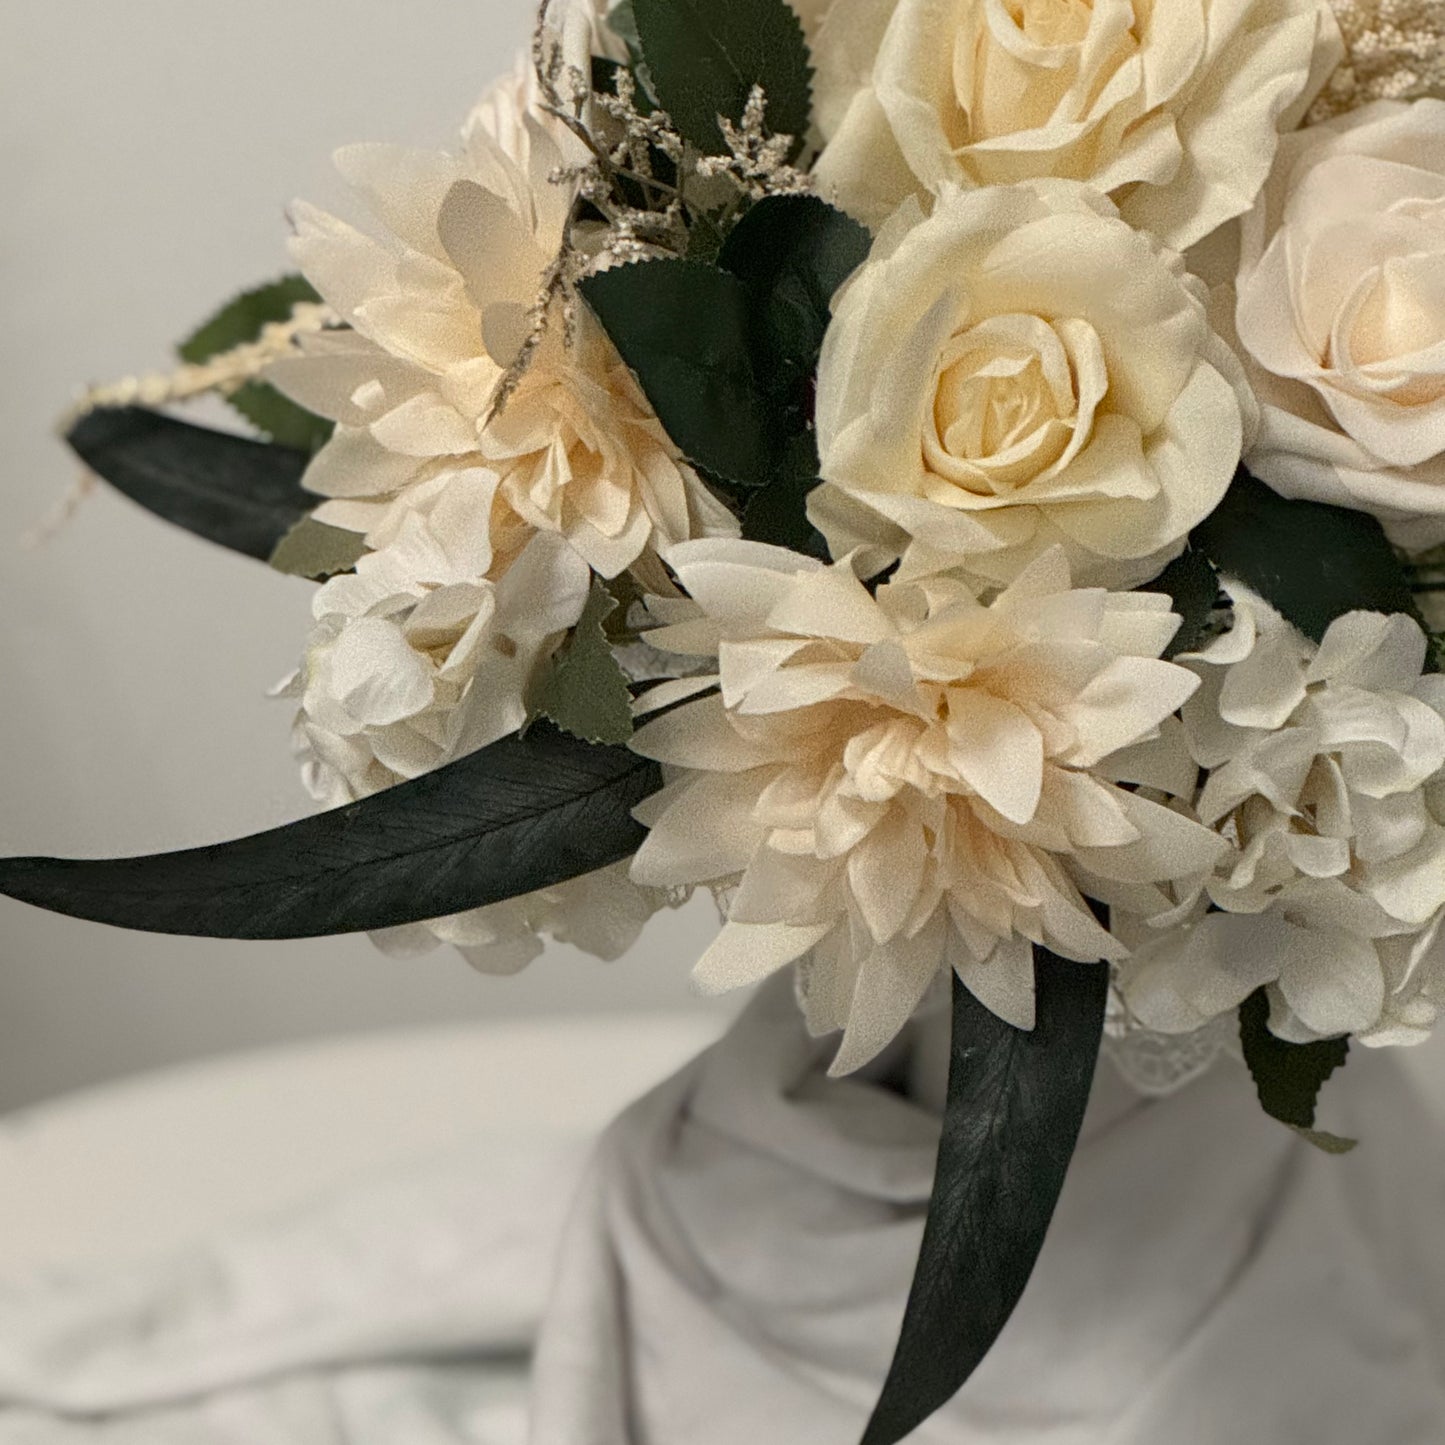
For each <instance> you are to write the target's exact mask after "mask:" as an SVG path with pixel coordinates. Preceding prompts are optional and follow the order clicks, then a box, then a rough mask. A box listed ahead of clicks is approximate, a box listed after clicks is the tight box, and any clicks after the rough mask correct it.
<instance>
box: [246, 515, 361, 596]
mask: <svg viewBox="0 0 1445 1445" xmlns="http://www.w3.org/2000/svg"><path fill="white" fill-rule="evenodd" d="M367 551H368V548H367V545H366V538H364V537H363V536H361V534H360V533H358V532H348V531H346V530H345V529H344V528H342V527H331V526H328V525H327V524H326V523H325V522H318V521H317V520H316V518H315V517H303V518H302V519H301V520H300V521H299V522H297V524H296V525H295V526H294V527H292V529H291V530H290V531H289V532H287V533H286V535H285V536H284V537H282V538H281V540H280V541H279V542H278V543H277V544H276V550H275V551H274V552H272V553H271V557H270V562H271V565H272V566H273V567H274V568H275V569H276V570H277V571H278V572H284V573H286V575H287V576H288V577H305V578H308V579H309V580H310V581H312V582H324V581H325V580H326V579H327V578H328V577H335V576H338V575H339V574H340V573H342V572H350V571H352V570H353V569H354V568H355V566H356V564H357V563H358V562H359V561H361V559H362V558H363V557H364V556H366V553H367Z"/></svg>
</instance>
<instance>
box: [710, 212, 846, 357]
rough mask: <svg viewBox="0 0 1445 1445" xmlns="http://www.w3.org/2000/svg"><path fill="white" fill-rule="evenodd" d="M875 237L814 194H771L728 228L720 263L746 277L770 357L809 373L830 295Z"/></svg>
mask: <svg viewBox="0 0 1445 1445" xmlns="http://www.w3.org/2000/svg"><path fill="white" fill-rule="evenodd" d="M872 244H873V239H872V237H871V236H870V235H869V233H868V230H867V228H866V227H865V226H860V225H859V224H858V222H857V221H855V220H853V219H852V218H851V217H850V216H845V215H844V214H843V212H842V211H840V210H837V209H836V208H835V207H833V206H830V205H829V204H828V203H827V202H826V201H823V200H820V199H819V198H818V197H817V196H769V197H767V198H766V199H765V200H761V201H759V202H758V203H757V205H755V206H754V207H753V208H752V209H751V210H750V211H749V212H748V213H747V215H745V216H744V217H743V219H742V220H741V221H739V222H738V224H737V225H736V226H735V227H734V228H733V230H732V231H731V233H730V234H729V235H728V238H727V240H726V242H724V244H723V248H722V251H721V253H720V254H719V256H718V265H719V266H721V267H722V268H723V270H724V271H730V272H731V273H732V274H733V275H734V276H736V277H738V278H739V280H741V281H744V282H746V284H747V286H748V290H749V292H750V294H751V296H752V298H753V300H752V305H753V312H754V315H755V316H756V317H757V318H758V321H759V324H760V325H761V327H762V329H763V333H764V334H763V337H762V340H763V341H764V343H765V344H766V346H767V348H768V350H769V351H770V352H771V354H772V359H774V360H776V361H778V362H783V363H791V364H793V365H794V366H796V367H798V368H799V369H801V370H803V371H806V372H807V373H808V374H809V375H810V376H811V374H812V372H813V371H814V370H816V367H817V360H818V352H819V350H820V348H821V347H822V345H823V333H824V332H825V331H827V329H828V322H829V321H830V320H831V318H832V309H831V308H832V301H833V297H834V295H835V294H836V293H837V291H838V288H839V287H840V286H842V284H843V283H844V282H845V281H846V280H847V279H848V278H849V277H850V276H851V275H852V274H853V272H854V271H856V270H857V269H858V267H859V266H861V265H862V264H863V262H864V261H866V260H867V259H868V251H869V248H870V247H871V246H872Z"/></svg>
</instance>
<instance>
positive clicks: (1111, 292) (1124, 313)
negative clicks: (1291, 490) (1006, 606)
mask: <svg viewBox="0 0 1445 1445" xmlns="http://www.w3.org/2000/svg"><path fill="white" fill-rule="evenodd" d="M911 217H912V218H917V219H918V222H919V223H918V224H915V225H911V226H910V224H909V221H910V218H911ZM1123 278H1127V282H1126V281H1125V280H1124V279H1123ZM817 415H818V449H819V453H820V455H821V458H822V476H823V478H824V485H823V486H821V487H819V488H818V489H817V490H816V491H815V492H814V493H813V494H812V497H811V498H810V501H809V512H810V515H811V516H812V517H813V520H814V522H815V523H816V525H817V526H818V528H819V529H820V530H821V531H822V532H823V534H824V536H825V537H827V539H828V542H829V545H830V546H831V547H832V549H833V555H834V556H841V555H842V554H843V553H844V552H848V551H851V550H853V549H854V548H855V547H859V546H866V547H868V548H869V551H870V557H871V558H872V559H873V560H876V561H878V562H879V563H880V564H881V563H882V562H883V561H885V560H887V559H888V558H890V557H898V556H899V555H902V557H903V575H904V576H918V575H922V574H923V573H926V572H939V571H952V570H954V569H961V570H963V571H964V572H966V573H967V574H968V575H969V576H971V577H973V578H975V579H977V580H982V581H983V582H984V583H987V584H994V585H997V584H999V583H1004V582H1007V581H1008V580H1009V579H1010V578H1012V577H1013V576H1015V575H1017V573H1018V572H1019V570H1020V569H1021V568H1023V567H1024V566H1026V565H1027V564H1028V563H1029V561H1030V560H1031V559H1033V558H1034V557H1037V556H1038V555H1039V554H1040V553H1041V552H1043V551H1045V550H1047V549H1048V548H1049V547H1053V546H1062V547H1064V548H1065V549H1066V550H1067V552H1068V556H1069V565H1070V568H1071V569H1072V572H1073V576H1074V578H1075V580H1076V581H1078V582H1079V583H1081V584H1086V585H1091V586H1092V585H1097V586H1103V587H1115V588H1123V587H1132V586H1137V585H1138V584H1140V583H1143V582H1147V581H1149V580H1150V579H1151V578H1153V577H1156V576H1158V574H1159V572H1160V571H1161V570H1162V568H1163V567H1164V566H1165V564H1166V563H1167V562H1169V560H1170V559H1171V558H1173V557H1175V556H1177V555H1178V554H1179V552H1180V551H1181V550H1182V548H1183V546H1184V539H1185V538H1186V536H1187V535H1188V533H1189V531H1190V529H1191V528H1193V527H1195V526H1197V525H1198V524H1199V523H1200V522H1201V521H1203V519H1204V518H1205V517H1207V516H1208V515H1209V514H1210V512H1212V511H1213V510H1214V508H1215V507H1217V506H1218V505H1219V502H1220V499H1221V498H1222V497H1223V496H1224V493H1225V491H1226V489H1227V488H1228V486H1229V484H1230V482H1231V481H1232V480H1233V477H1234V473H1235V468H1236V467H1237V466H1238V464H1239V457H1240V450H1241V447H1242V446H1243V445H1244V443H1245V441H1246V440H1247V438H1248V436H1249V434H1250V432H1251V431H1252V428H1253V425H1254V422H1255V411H1254V400H1253V397H1252V396H1251V395H1250V392H1249V388H1248V387H1247V386H1246V384H1245V381H1244V375H1243V372H1242V370H1241V368H1240V365H1239V362H1238V361H1237V360H1236V359H1235V357H1234V355H1233V353H1232V352H1231V351H1230V350H1229V348H1228V347H1227V346H1226V345H1225V344H1224V342H1223V341H1221V340H1220V339H1219V337H1218V336H1216V335H1215V334H1214V332H1213V331H1212V330H1211V329H1210V326H1209V323H1208V320H1207V318H1206V315H1205V302H1204V293H1203V290H1202V288H1201V287H1199V286H1198V285H1197V283H1195V282H1194V281H1193V279H1192V278H1191V277H1189V276H1188V275H1187V274H1186V273H1185V269H1184V262H1183V260H1182V259H1181V258H1180V257H1179V256H1177V255H1175V254H1174V253H1173V252H1172V251H1167V250H1165V249H1164V248H1163V247H1161V246H1160V245H1159V244H1158V243H1157V242H1156V241H1154V240H1152V239H1151V238H1150V237H1149V236H1147V235H1145V234H1143V233H1141V232H1139V231H1136V230H1134V229H1133V228H1132V227H1131V226H1129V225H1127V224H1126V223H1125V222H1124V221H1123V220H1121V219H1120V216H1119V213H1118V211H1117V210H1116V209H1115V207H1114V206H1113V205H1112V204H1111V203H1110V202H1109V201H1108V200H1107V199H1106V198H1105V197H1104V196H1102V195H1100V194H1099V193H1098V192H1096V191H1093V190H1090V189H1089V188H1088V187H1087V186H1081V185H1076V184H1073V183H1071V182H1065V181H1038V182H1034V183H1031V184H1029V185H1019V186H1001V187H995V188H991V189H987V190H976V191H962V190H959V189H957V188H956V187H949V188H946V190H945V192H944V194H943V195H942V196H941V197H940V199H939V202H938V205H937V207H936V208H935V209H934V211H933V214H932V215H931V216H929V217H928V218H927V219H921V216H920V213H919V212H918V210H917V207H916V206H914V205H910V206H905V207H904V208H903V209H902V210H900V212H899V213H898V215H896V216H895V217H894V218H893V220H892V221H891V222H890V223H889V225H888V227H887V228H886V229H885V230H884V232H883V233H882V234H881V235H880V236H879V238H878V240H877V242H876V244H875V245H874V248H873V252H872V255H870V257H869V258H868V260H867V261H866V262H865V263H864V265H863V266H862V267H861V268H860V269H859V270H858V272H857V273H856V274H855V275H854V276H853V278H852V279H851V280H850V281H849V282H848V284H847V286H846V287H845V288H844V290H843V291H842V293H841V294H840V296H839V297H838V299H837V302H836V304H835V308H834V317H833V321H832V324H831V326H830V327H829V328H828V333H827V337H826V339H825V341H824V345H823V354H822V360H821V363H820V366H819V372H818V407H817Z"/></svg>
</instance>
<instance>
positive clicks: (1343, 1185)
mask: <svg viewBox="0 0 1445 1445" xmlns="http://www.w3.org/2000/svg"><path fill="white" fill-rule="evenodd" d="M831 1049H832V1045H831V1044H830V1043H829V1042H828V1041H823V1042H821V1043H816V1042H813V1041H810V1040H808V1039H807V1037H806V1036H805V1034H804V1032H803V1030H802V1027H801V1025H800V1024H799V1022H798V1019H797V1011H796V1009H795V1007H794V1005H793V1003H792V1001H791V999H790V998H789V997H788V996H787V992H786V990H785V989H782V988H779V987H777V986H770V987H769V988H767V989H765V991H764V993H763V994H762V995H760V997H759V998H758V1000H756V1001H755V1003H754V1004H753V1006H752V1007H751V1009H750V1010H749V1012H748V1013H747V1014H746V1015H745V1016H744V1018H743V1020H742V1022H741V1023H740V1024H739V1025H738V1026H737V1027H736V1028H735V1029H734V1031H733V1032H732V1033H731V1034H730V1035H729V1037H728V1038H726V1039H725V1040H724V1041H723V1042H722V1043H720V1044H719V1045H718V1046H717V1047H716V1048H714V1049H713V1050H711V1051H710V1052H709V1053H708V1054H706V1055H704V1056H703V1058H702V1059H700V1060H699V1061H697V1062H696V1063H695V1064H693V1065H690V1066H689V1067H688V1068H687V1069H685V1070H684V1071H683V1072H682V1073H680V1074H678V1075H677V1076H676V1077H675V1078H673V1079H672V1080H670V1081H669V1082H668V1083H666V1084H664V1085H663V1086H661V1087H660V1088H659V1089H657V1090H656V1091H655V1092H654V1093H652V1094H651V1095H650V1096H648V1097H647V1098H645V1099H644V1100H642V1101H641V1102H640V1103H638V1104H637V1105H635V1106H634V1107H633V1108H632V1109H631V1110H629V1111H628V1112H627V1113H626V1114H625V1115H623V1117H622V1118H621V1119H620V1120H619V1121H618V1122H617V1124H616V1125H614V1126H613V1128H612V1129H611V1130H610V1131H609V1133H608V1134H607V1135H606V1136H604V1138H603V1139H602V1141H601V1143H600V1145H599V1147H598V1150H597V1153H596V1157H595V1159H594V1161H593V1164H592V1167H591V1170H590V1172H589V1175H588V1178H587V1181H586V1183H585V1185H584V1187H583V1192H582V1195H581V1197H580V1199H579V1201H578V1204H577V1206H576V1209H575V1213H574V1215H573V1218H572V1221H571V1224H570V1227H569V1230H568V1235H567V1238H566V1242H565V1244H564V1249H563V1255H562V1259H561V1263H560V1269H559V1273H558V1281H559V1282H558V1284H557V1286H556V1290H555V1294H554V1298H553V1300H552V1303H551V1306H550V1309H549V1312H548V1316H547V1320H546V1323H545V1325H544V1328H543V1333H542V1338H541V1342H540V1346H539V1353H538V1357H537V1365H536V1375H535V1379H534V1389H533V1412H534V1413H533V1432H532V1445H584V1442H585V1445H737V1442H738V1441H748V1442H750V1445H842V1442H847V1441H850V1440H855V1439H857V1438H858V1435H859V1433H860V1431H861V1428H862V1425H863V1422H864V1420H865V1419H866V1416H867V1413H868V1409H869V1408H870V1406H871V1403H872V1401H873V1399H874V1397H875V1395H876V1392H877V1389H878V1386H879V1384H880V1383H881V1381H882V1379H883V1376H884V1373H885V1371H886V1369H887V1366H888V1362H889V1358H890V1355H891V1352H892V1348H893V1343H894V1340H895V1338H896V1335H897V1329H898V1324H899V1320H900V1318H901V1313H902V1308H903V1300H904V1293H905V1290H906V1288H907V1283H908V1280H909V1277H910V1275H911V1271H912V1268H913V1263H914V1259H915V1256H916V1254H917V1250H918V1244H919V1238H920V1233H921V1228H922V1222H923V1213H924V1208H925V1205H926V1202H927V1198H928V1193H929V1188H930V1176H931V1172H932V1165H933V1155H934V1150H935V1148H936V1144H937V1138H938V1123H937V1118H936V1115H934V1114H933V1113H931V1112H930V1111H929V1110H928V1109H926V1108H924V1107H921V1106H920V1105H919V1104H918V1103H915V1102H913V1101H912V1100H911V1099H910V1098H909V1097H907V1096H906V1092H900V1091H899V1089H898V1088H896V1087H893V1088H890V1087H885V1086H884V1085H882V1084H880V1083H879V1082H877V1080H878V1079H879V1078H880V1076H881V1075H884V1074H886V1071H887V1068H888V1065H887V1062H886V1060H885V1062H884V1064H883V1065H882V1067H881V1068H879V1067H875V1068H874V1069H873V1070H872V1071H871V1078H870V1077H863V1076H855V1077H853V1078H851V1079H846V1080H842V1081H828V1080H827V1079H825V1078H824V1070H825V1069H826V1067H827V1060H828V1058H829V1056H830V1054H831ZM894 1067H895V1069H896V1068H897V1060H896V1056H895V1062H894ZM903 1072H904V1073H905V1074H906V1069H905V1070H904V1071H903ZM1344 1077H1345V1082H1343V1083H1337V1084H1336V1085H1335V1086H1334V1087H1333V1088H1332V1089H1331V1091H1330V1093H1329V1096H1328V1098H1329V1109H1328V1112H1329V1122H1330V1124H1331V1125H1332V1126H1335V1127H1344V1128H1347V1129H1348V1130H1350V1131H1351V1132H1358V1133H1359V1135H1360V1136H1361V1137H1362V1138H1363V1141H1364V1142H1363V1143H1362V1144H1361V1146H1360V1148H1359V1149H1358V1150H1356V1152H1355V1153H1354V1154H1353V1155H1352V1156H1350V1157H1348V1158H1344V1159H1339V1158H1330V1157H1327V1156H1325V1155H1323V1154H1319V1153H1317V1152H1316V1151H1314V1150H1313V1149H1312V1148H1311V1147H1310V1146H1309V1145H1307V1144H1305V1143H1304V1142H1303V1141H1302V1140H1299V1139H1297V1138H1296V1137H1295V1136H1294V1135H1292V1134H1291V1133H1290V1132H1289V1131H1288V1130H1286V1129H1284V1128H1283V1127H1282V1126H1280V1125H1277V1124H1274V1123H1272V1122H1271V1121H1269V1120H1268V1119H1266V1118H1265V1117H1264V1116H1263V1115H1262V1114H1261V1112H1260V1109H1259V1106H1258V1104H1257V1103H1256V1101H1255V1099H1254V1097H1253V1091H1252V1089H1251V1087H1250V1084H1249V1081H1248V1079H1247V1078H1245V1077H1244V1076H1243V1074H1242V1073H1240V1072H1239V1070H1238V1069H1237V1068H1236V1067H1234V1066H1229V1067H1222V1068H1217V1069H1215V1070H1214V1071H1213V1072H1212V1073H1210V1074H1209V1075H1208V1076H1206V1077H1205V1078H1204V1079H1202V1080H1200V1081H1199V1082H1198V1083H1196V1084H1195V1085H1193V1086H1192V1087H1190V1088H1189V1089H1187V1090H1185V1091H1184V1092H1183V1093H1182V1094H1180V1095H1177V1096H1176V1097H1174V1098H1172V1099H1168V1100H1161V1101H1147V1100H1143V1099H1138V1098H1136V1097H1130V1096H1128V1095H1127V1091H1125V1090H1124V1089H1123V1086H1122V1085H1121V1084H1120V1082H1119V1080H1118V1079H1117V1078H1116V1077H1115V1076H1114V1075H1113V1073H1112V1072H1111V1070H1110V1069H1109V1068H1108V1066H1107V1065H1105V1066H1102V1067H1101V1071H1100V1074H1099V1078H1098V1080H1097V1082H1096V1085H1095V1096H1094V1098H1093V1100H1092V1101H1091V1104H1090V1112H1089V1117H1088V1118H1087V1120H1086V1122H1085V1127H1084V1136H1083V1140H1082V1142H1081V1146H1080V1149H1079V1152H1078V1154H1077V1156H1076V1157H1075V1160H1074V1163H1073V1167H1072V1170H1071V1172H1070V1175H1069V1179H1068V1183H1067V1185H1066V1187H1065V1190H1064V1195H1063V1198H1062V1200H1061V1202H1060V1206H1059V1212H1058V1214H1057V1216H1056V1218H1055V1222H1054V1227H1053V1230H1052V1232H1051V1233H1050V1235H1049V1239H1048V1242H1047V1244H1046V1246H1045V1248H1044V1251H1043V1254H1042V1256H1041V1257H1040V1260H1039V1263H1038V1268H1037V1270H1036V1272H1035V1274H1034V1277H1033V1279H1032V1281H1031V1282H1030V1285H1029V1288H1028V1290H1027V1292H1026V1294H1025V1296H1024V1299H1023V1301H1022V1303H1021V1305H1020V1307H1019V1309H1018V1311H1017V1313H1016V1314H1015V1316H1014V1318H1013V1320H1012V1321H1011V1322H1010V1324H1009V1326H1008V1328H1007V1329H1006V1331H1005V1332H1004V1334H1003V1335H1002V1336H1001V1338H1000V1340H999V1342H998V1345H997V1346H996V1347H995V1349H994V1351H993V1352H992V1354H990V1356H989V1357H988V1359H987V1360H986V1361H985V1363H984V1364H983V1366H982V1367H981V1368H980V1370H979V1371H978V1372H977V1373H976V1375H975V1376H974V1378H973V1379H972V1381H971V1382H970V1383H969V1385H968V1387H967V1388H966V1389H965V1390H964V1391H963V1392H962V1393H961V1394H960V1395H959V1396H958V1397H957V1398H956V1399H955V1400H954V1401H953V1403H952V1405H951V1406H950V1407H949V1408H947V1409H946V1410H944V1411H943V1412H942V1413H941V1414H939V1415H938V1416H936V1417H935V1418H934V1420H933V1421H931V1422H930V1423H929V1424H928V1425H926V1426H925V1427H923V1428H922V1429H920V1430H919V1431H918V1432H917V1433H916V1434H915V1435H913V1436H910V1437H909V1438H910V1440H911V1441H912V1440H917V1441H919V1442H920V1445H923V1442H938V1445H943V1442H949V1445H954V1442H957V1445H963V1442H975V1441H982V1440H987V1441H988V1442H989V1445H1009V1442H1018V1445H1025V1442H1026V1445H1160V1442H1161V1441H1168V1442H1169V1445H1219V1442H1221V1441H1226V1440H1259V1441H1287V1440H1291V1441H1292V1440H1299V1441H1309V1442H1311V1445H1365V1442H1370V1445H1386V1442H1393V1445H1425V1442H1431V1441H1438V1440H1440V1439H1442V1438H1445V1256H1442V1254H1441V1251H1440V1250H1439V1248H1438V1247H1437V1242H1438V1238H1439V1233H1438V1221H1439V1218H1440V1211H1441V1207H1442V1205H1445V1162H1442V1158H1441V1151H1440V1150H1439V1149H1438V1148H1437V1147H1435V1144H1434V1142H1433V1141H1435V1140H1437V1139H1438V1131H1436V1130H1434V1129H1433V1128H1432V1126H1431V1124H1430V1122H1429V1121H1428V1120H1427V1119H1425V1118H1424V1117H1423V1111H1422V1110H1421V1108H1420V1106H1419V1104H1418V1103H1417V1101H1416V1100H1415V1098H1414V1096H1413V1094H1412V1092H1411V1090H1410V1087H1409V1085H1408V1084H1407V1083H1406V1081H1405V1079H1404V1077H1403V1076H1402V1075H1401V1073H1400V1072H1399V1069H1398V1065H1396V1064H1395V1063H1394V1061H1393V1060H1389V1059H1385V1058H1381V1057H1379V1056H1370V1057H1356V1058H1355V1059H1354V1060H1352V1062H1351V1066H1350V1069H1349V1070H1348V1072H1347V1074H1346V1075H1345V1076H1344Z"/></svg>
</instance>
